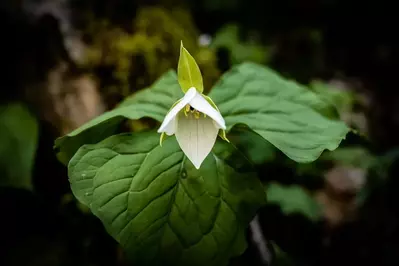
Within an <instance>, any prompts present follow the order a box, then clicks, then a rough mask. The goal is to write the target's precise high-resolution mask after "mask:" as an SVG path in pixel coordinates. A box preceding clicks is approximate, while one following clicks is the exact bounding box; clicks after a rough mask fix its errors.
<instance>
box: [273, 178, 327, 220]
mask: <svg viewBox="0 0 399 266" xmlns="http://www.w3.org/2000/svg"><path fill="white" fill-rule="evenodd" d="M266 194H267V201H268V203H275V204H278V205H279V206H280V208H281V210H282V211H283V212H284V213H285V214H287V215H290V214H295V213H299V214H302V215H304V216H306V217H307V218H309V219H310V220H312V221H316V220H318V219H320V218H321V215H322V208H321V205H319V204H318V203H317V202H316V200H315V199H313V198H312V197H311V196H310V195H309V194H308V193H307V192H306V191H305V190H304V189H303V188H302V187H300V186H298V185H291V186H282V185H280V184H277V183H270V184H269V185H267V187H266Z"/></svg>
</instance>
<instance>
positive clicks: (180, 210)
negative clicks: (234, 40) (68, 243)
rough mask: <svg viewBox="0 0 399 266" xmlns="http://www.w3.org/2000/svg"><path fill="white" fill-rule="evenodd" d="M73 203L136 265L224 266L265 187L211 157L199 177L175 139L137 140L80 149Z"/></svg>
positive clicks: (127, 137)
mask: <svg viewBox="0 0 399 266" xmlns="http://www.w3.org/2000/svg"><path fill="white" fill-rule="evenodd" d="M69 177H70V182H71V187H72V191H73V193H74V195H75V196H76V197H77V198H78V199H79V200H80V201H81V202H82V203H84V204H85V205H87V206H89V207H90V209H91V210H92V212H93V213H94V214H95V215H96V216H98V217H99V218H100V219H101V220H102V222H103V224H104V226H105V227H106V229H107V230H108V232H109V233H110V234H111V235H112V236H113V237H114V238H115V239H116V240H117V241H119V242H120V244H121V245H122V246H123V247H124V248H125V249H126V251H127V253H128V254H129V255H130V256H131V257H132V259H133V261H134V262H135V263H137V265H165V264H166V265H226V264H227V262H228V259H229V258H230V257H231V256H237V255H239V254H241V253H242V252H243V251H244V250H245V248H246V242H245V229H246V227H247V226H248V224H249V222H250V220H251V219H252V218H253V216H254V215H255V213H256V211H257V209H258V208H259V207H260V206H261V205H262V204H264V203H265V194H264V191H263V187H262V185H261V183H260V181H259V180H258V179H257V178H256V177H255V175H253V174H249V173H247V174H239V173H237V172H235V171H234V170H233V169H232V168H231V167H229V166H228V165H226V164H225V163H224V162H223V161H222V160H221V159H220V158H219V156H217V155H214V154H212V153H211V154H210V155H209V156H208V157H207V158H206V159H205V161H204V163H203V165H202V166H201V168H200V170H196V169H195V168H194V166H193V165H192V164H191V163H190V162H189V160H187V159H185V157H184V155H183V152H182V151H181V149H180V148H179V146H178V144H177V142H176V139H175V138H167V139H166V140H165V141H164V143H163V146H162V147H161V146H159V134H156V133H152V132H146V133H132V134H120V135H115V136H112V137H109V138H107V139H105V140H103V141H102V142H100V143H97V144H94V145H84V146H82V147H81V148H80V149H79V151H78V152H77V153H76V155H75V156H74V157H73V158H72V160H71V161H70V163H69Z"/></svg>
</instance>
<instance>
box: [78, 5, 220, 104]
mask: <svg viewBox="0 0 399 266" xmlns="http://www.w3.org/2000/svg"><path fill="white" fill-rule="evenodd" d="M89 21H90V23H89V25H88V27H87V29H86V30H85V31H86V35H87V38H86V39H87V40H88V49H87V58H86V60H85V63H84V64H83V66H84V67H86V68H89V69H92V70H93V71H94V74H96V76H97V77H98V78H99V79H100V84H101V87H103V88H102V89H103V91H104V94H105V96H106V97H108V96H109V95H114V96H115V95H116V97H117V99H119V100H120V99H121V98H124V97H126V96H127V95H129V94H131V93H132V92H134V91H137V90H140V89H142V88H145V87H147V86H149V85H151V84H152V83H153V82H154V81H155V80H156V79H157V78H158V77H160V76H161V75H162V74H163V73H165V72H166V71H167V70H169V69H175V68H176V66H177V60H178V58H179V52H180V49H179V48H180V42H181V41H183V43H184V45H185V47H186V48H187V49H188V50H189V51H190V53H192V55H193V56H194V58H195V59H196V61H197V63H198V65H199V67H200V69H201V70H202V72H203V73H202V74H203V77H204V86H205V92H207V91H209V89H210V88H211V86H212V85H213V83H214V82H215V81H216V80H217V79H218V78H219V75H220V71H219V70H218V68H217V60H216V55H215V53H214V52H213V51H212V50H211V49H209V48H207V47H201V46H199V44H198V37H199V34H198V31H197V29H196V27H195V25H194V23H193V21H192V18H191V15H190V13H189V12H188V11H187V10H185V9H182V8H174V9H166V8H162V7H156V6H155V7H143V8H140V9H139V10H138V13H137V16H136V17H135V19H134V21H133V22H132V26H129V27H128V28H127V29H122V28H121V27H118V26H116V25H112V24H111V23H110V22H109V21H106V20H100V21H98V20H97V19H95V18H92V19H91V20H89ZM111 97H112V96H111ZM119 100H117V101H119Z"/></svg>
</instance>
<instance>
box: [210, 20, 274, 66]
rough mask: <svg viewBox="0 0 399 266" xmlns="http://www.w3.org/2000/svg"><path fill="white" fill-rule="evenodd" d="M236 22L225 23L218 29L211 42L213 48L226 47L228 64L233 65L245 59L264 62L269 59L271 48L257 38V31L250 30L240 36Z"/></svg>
mask: <svg viewBox="0 0 399 266" xmlns="http://www.w3.org/2000/svg"><path fill="white" fill-rule="evenodd" d="M240 30H241V29H240V27H239V25H237V24H227V25H224V26H223V27H222V28H221V29H219V30H218V31H217V32H216V34H215V36H214V38H213V40H212V43H211V47H212V48H214V49H227V51H228V52H229V58H230V64H232V65H235V64H239V63H242V62H245V61H251V62H256V63H260V64H266V63H268V61H269V56H270V50H271V48H269V47H267V46H265V45H264V44H262V43H261V42H260V40H259V37H258V36H259V32H255V31H254V32H251V33H250V34H247V35H248V36H246V38H242V35H243V34H242V33H241V32H240Z"/></svg>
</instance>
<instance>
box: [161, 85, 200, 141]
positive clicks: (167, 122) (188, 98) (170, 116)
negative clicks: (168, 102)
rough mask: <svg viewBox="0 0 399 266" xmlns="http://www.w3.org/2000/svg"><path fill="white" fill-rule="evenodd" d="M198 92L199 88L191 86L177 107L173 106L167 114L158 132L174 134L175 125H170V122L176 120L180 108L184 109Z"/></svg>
mask: <svg viewBox="0 0 399 266" xmlns="http://www.w3.org/2000/svg"><path fill="white" fill-rule="evenodd" d="M197 94H198V93H197V90H196V89H195V88H194V87H192V88H190V89H189V90H188V91H187V92H186V94H185V95H184V97H183V98H181V99H180V102H179V103H178V104H176V105H175V107H173V108H172V110H170V111H169V113H168V114H167V115H166V116H165V118H164V120H163V122H162V125H161V126H160V127H159V129H158V133H161V132H166V133H167V134H168V135H173V133H174V128H175V127H170V123H171V122H172V121H173V120H174V118H175V117H176V115H177V114H178V113H179V112H180V110H181V109H183V108H184V106H186V104H188V103H189V102H190V101H191V100H192V99H193V98H194V97H195V95H197ZM172 124H173V123H172Z"/></svg>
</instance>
